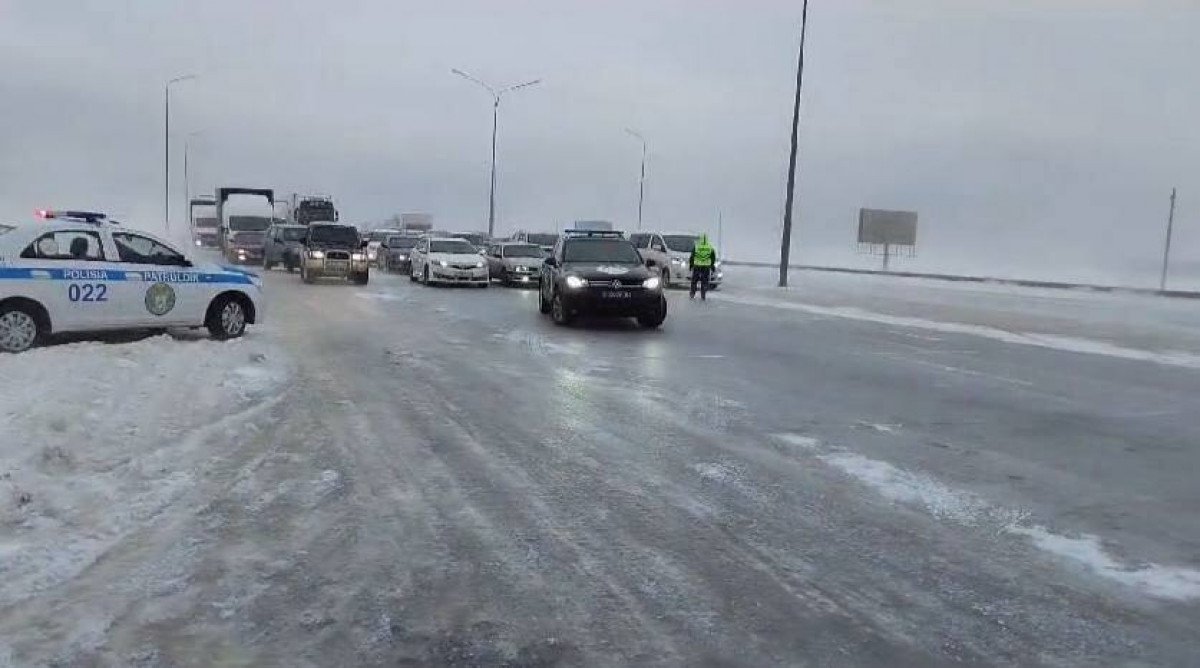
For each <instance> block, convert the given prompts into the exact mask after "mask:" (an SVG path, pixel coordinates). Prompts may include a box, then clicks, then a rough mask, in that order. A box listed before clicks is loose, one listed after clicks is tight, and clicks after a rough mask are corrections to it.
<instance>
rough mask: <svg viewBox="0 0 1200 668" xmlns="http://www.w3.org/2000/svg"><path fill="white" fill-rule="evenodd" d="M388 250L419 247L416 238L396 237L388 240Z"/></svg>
mask: <svg viewBox="0 0 1200 668" xmlns="http://www.w3.org/2000/svg"><path fill="white" fill-rule="evenodd" d="M387 245H388V248H412V247H413V246H416V245H417V238H416V237H403V236H394V237H388V238H387Z"/></svg>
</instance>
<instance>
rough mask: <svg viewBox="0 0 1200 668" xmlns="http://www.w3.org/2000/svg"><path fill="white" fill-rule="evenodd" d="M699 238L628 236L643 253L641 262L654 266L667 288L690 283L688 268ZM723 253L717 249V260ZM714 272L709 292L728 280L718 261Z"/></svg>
mask: <svg viewBox="0 0 1200 668" xmlns="http://www.w3.org/2000/svg"><path fill="white" fill-rule="evenodd" d="M699 238H700V235H698V234H691V233H688V232H680V233H672V232H633V233H631V234H630V235H629V240H630V241H632V242H633V245H634V247H636V248H637V249H638V252H639V253H641V254H642V259H644V260H646V261H647V264H649V263H650V262H653V263H654V266H653V267H652V268H651V269H652V271H657V272H658V274H659V275H660V276H661V277H662V280H663V285H664V286H666V287H670V286H673V285H679V286H687V285H690V284H691V281H692V270H691V269H690V268H688V260H689V259H690V258H691V256H692V249H693V248H695V246H696V239H699ZM720 250H721V249H719V248H718V249H717V257H721V255H720ZM713 269H714V271H713V272H712V274H711V275H710V276H709V280H708V285H709V289H710V290H716V289H717V288H718V287H719V286H720V285H721V279H722V278H724V277H725V272H724V271H722V270H721V263H720V262H719V261H718V262H717V266H716V267H714V268H713Z"/></svg>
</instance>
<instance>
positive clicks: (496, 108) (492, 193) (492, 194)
mask: <svg viewBox="0 0 1200 668" xmlns="http://www.w3.org/2000/svg"><path fill="white" fill-rule="evenodd" d="M450 71H451V72H452V73H454V74H457V75H458V76H460V77H462V78H464V79H466V80H467V81H473V82H475V83H477V84H479V85H480V86H483V88H484V89H485V90H487V92H488V93H490V94H491V96H492V184H491V188H490V190H489V191H488V236H489V237H493V236H495V232H496V130H497V129H498V126H499V120H500V98H501V97H503V96H504V94H505V93H507V92H509V91H514V90H517V89H518V88H526V87H528V86H536V85H537V84H539V83H541V82H542V80H541V79H534V80H533V81H526V82H525V83H522V84H516V85H515V86H509V87H507V88H500V89H497V88H495V87H493V86H490V85H488V84H486V83H484V82H483V81H481V80H479V79H477V78H475V77H473V76H471V75H470V74H467V73H466V72H464V71H462V70H459V69H452V70H450Z"/></svg>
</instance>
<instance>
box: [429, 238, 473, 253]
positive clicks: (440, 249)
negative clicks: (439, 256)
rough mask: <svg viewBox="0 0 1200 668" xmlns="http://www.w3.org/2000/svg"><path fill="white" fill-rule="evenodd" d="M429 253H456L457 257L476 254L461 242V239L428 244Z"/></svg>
mask: <svg viewBox="0 0 1200 668" xmlns="http://www.w3.org/2000/svg"><path fill="white" fill-rule="evenodd" d="M429 252H430V253H456V254H459V255H470V254H472V253H478V252H479V251H477V250H475V247H474V246H472V245H471V244H469V243H467V242H465V241H463V240H462V239H439V240H437V241H431V242H429Z"/></svg>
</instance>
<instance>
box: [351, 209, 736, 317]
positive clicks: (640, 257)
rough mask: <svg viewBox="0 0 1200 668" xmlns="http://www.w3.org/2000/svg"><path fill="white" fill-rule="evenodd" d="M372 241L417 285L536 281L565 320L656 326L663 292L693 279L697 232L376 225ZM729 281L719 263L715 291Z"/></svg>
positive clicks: (386, 261)
mask: <svg viewBox="0 0 1200 668" xmlns="http://www.w3.org/2000/svg"><path fill="white" fill-rule="evenodd" d="M368 238H372V239H374V240H375V241H377V245H376V246H375V247H374V253H372V255H373V257H374V263H375V265H376V266H379V267H381V268H383V269H384V270H386V271H390V272H400V273H406V274H408V276H409V278H410V279H411V280H412V281H414V282H420V283H423V284H425V285H470V286H478V287H483V288H486V287H488V285H490V284H491V283H492V282H493V281H500V282H501V283H503V284H505V285H513V286H527V287H534V286H536V287H537V288H538V292H539V296H538V302H539V308H540V310H541V312H542V313H544V314H548V315H550V316H551V318H553V320H554V321H555V322H556V323H558V324H563V325H565V324H568V323H570V322H571V321H572V320H574V319H575V318H576V317H577V316H580V315H608V316H614V317H633V318H635V319H637V321H638V322H639V323H640V324H641V325H642V326H644V327H648V328H653V327H658V326H660V325H661V324H662V323H663V321H664V320H665V319H666V314H667V302H666V298H665V296H664V294H663V293H664V291H665V290H666V289H667V288H670V287H672V286H675V285H687V284H688V283H689V282H690V280H691V269H690V267H689V259H690V256H691V252H692V249H693V248H694V246H695V244H696V240H697V238H698V235H694V234H669V233H661V232H635V233H632V234H628V235H627V234H625V233H623V232H618V231H613V230H611V229H581V230H568V231H566V232H564V233H563V234H561V235H560V234H550V233H536V232H517V233H516V234H514V235H513V236H512V237H510V238H509V239H506V240H497V241H492V240H488V239H486V237H483V236H482V235H470V234H451V233H439V232H426V233H425V234H423V235H421V236H415V235H412V234H406V233H404V232H401V231H398V230H377V231H375V232H373V233H372V234H371V235H369V237H368ZM368 248H370V246H368ZM723 278H724V272H723V271H722V270H721V267H720V266H719V265H718V266H717V268H716V271H714V272H713V273H712V275H711V285H712V288H713V289H716V288H717V287H719V286H720V283H721V281H722V279H723Z"/></svg>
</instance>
